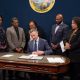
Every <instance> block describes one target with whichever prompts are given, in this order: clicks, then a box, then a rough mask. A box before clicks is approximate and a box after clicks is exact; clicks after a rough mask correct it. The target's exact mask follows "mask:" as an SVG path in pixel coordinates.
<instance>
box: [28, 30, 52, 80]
mask: <svg viewBox="0 0 80 80" xmlns="http://www.w3.org/2000/svg"><path fill="white" fill-rule="evenodd" d="M29 34H30V36H31V38H32V40H29V42H28V48H27V51H28V52H31V53H32V54H35V55H39V56H40V55H48V54H51V53H52V49H51V48H50V46H49V45H48V42H47V41H46V40H45V39H42V38H40V37H39V36H38V31H37V30H35V29H31V30H30V31H29ZM29 75H30V80H37V77H38V80H39V79H41V78H44V77H45V75H41V74H38V73H35V74H33V73H29Z"/></svg>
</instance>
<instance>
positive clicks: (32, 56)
mask: <svg viewBox="0 0 80 80" xmlns="http://www.w3.org/2000/svg"><path fill="white" fill-rule="evenodd" d="M19 58H22V59H37V60H41V59H42V58H43V56H38V55H34V54H31V55H22V56H20V57H19Z"/></svg>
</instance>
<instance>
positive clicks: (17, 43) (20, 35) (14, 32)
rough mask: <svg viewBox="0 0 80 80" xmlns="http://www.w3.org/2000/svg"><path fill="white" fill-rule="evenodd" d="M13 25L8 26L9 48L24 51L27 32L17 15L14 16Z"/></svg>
mask: <svg viewBox="0 0 80 80" xmlns="http://www.w3.org/2000/svg"><path fill="white" fill-rule="evenodd" d="M11 24H12V26H11V27H9V28H7V31H6V35H7V41H8V44H9V50H10V51H15V52H22V50H23V48H24V46H25V34H24V31H23V28H21V27H19V21H18V19H17V18H16V17H14V18H12V22H11Z"/></svg>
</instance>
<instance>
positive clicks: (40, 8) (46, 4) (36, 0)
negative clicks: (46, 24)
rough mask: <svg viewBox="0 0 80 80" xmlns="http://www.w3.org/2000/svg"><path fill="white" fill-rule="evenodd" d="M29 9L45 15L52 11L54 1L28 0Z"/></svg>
mask: <svg viewBox="0 0 80 80" xmlns="http://www.w3.org/2000/svg"><path fill="white" fill-rule="evenodd" d="M29 3H30V6H31V8H32V9H33V10H34V11H36V12H38V13H45V12H48V11H49V10H51V9H52V7H53V6H54V4H55V0H29Z"/></svg>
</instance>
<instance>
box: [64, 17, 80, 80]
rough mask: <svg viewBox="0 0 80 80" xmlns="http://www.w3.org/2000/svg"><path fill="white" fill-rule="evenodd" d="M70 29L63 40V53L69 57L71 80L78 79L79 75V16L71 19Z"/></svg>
mask: <svg viewBox="0 0 80 80" xmlns="http://www.w3.org/2000/svg"><path fill="white" fill-rule="evenodd" d="M71 26H72V30H71V31H70V32H69V33H68V36H67V37H66V39H65V40H64V44H65V49H66V52H65V54H66V55H67V56H68V57H69V58H70V59H71V67H70V71H71V73H70V74H71V75H72V80H78V79H79V78H78V77H77V76H78V75H80V17H74V18H73V19H72V24H71Z"/></svg>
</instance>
